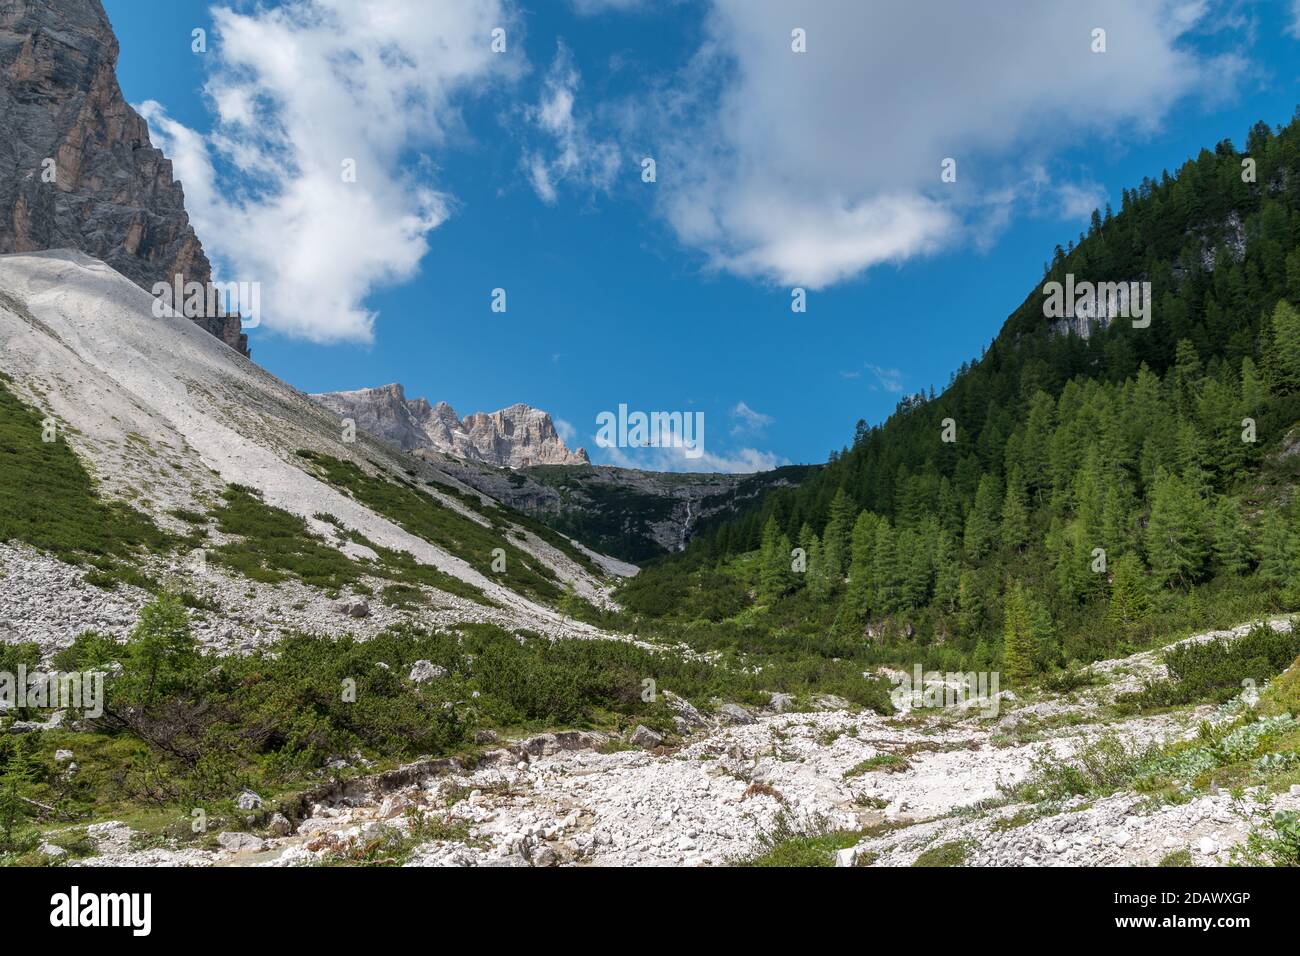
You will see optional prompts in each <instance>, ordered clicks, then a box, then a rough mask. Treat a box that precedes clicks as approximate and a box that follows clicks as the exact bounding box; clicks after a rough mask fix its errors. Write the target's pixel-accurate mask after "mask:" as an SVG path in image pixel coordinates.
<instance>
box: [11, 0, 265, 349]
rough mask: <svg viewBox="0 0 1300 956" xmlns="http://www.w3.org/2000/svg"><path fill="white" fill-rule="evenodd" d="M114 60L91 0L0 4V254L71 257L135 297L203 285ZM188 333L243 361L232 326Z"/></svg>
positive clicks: (236, 327)
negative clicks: (66, 251)
mask: <svg viewBox="0 0 1300 956" xmlns="http://www.w3.org/2000/svg"><path fill="white" fill-rule="evenodd" d="M117 55H118V44H117V38H116V37H115V36H114V35H113V29H112V26H111V25H110V24H109V21H108V16H107V15H106V14H105V12H104V8H103V7H102V6H101V4H100V2H99V0H0V253H11V252H36V251H41V250H46V249H61V248H71V249H77V250H80V251H81V252H84V253H86V254H87V255H90V256H94V257H95V258H96V259H100V260H102V261H104V262H106V263H107V264H108V265H110V266H112V267H113V268H114V269H116V270H117V271H118V272H120V273H122V274H123V275H124V276H126V277H127V278H129V279H130V280H131V281H133V282H135V283H136V284H137V285H140V286H142V287H144V288H145V289H150V288H151V287H152V286H153V284H154V283H155V282H166V283H168V284H171V283H173V282H174V280H175V277H176V276H177V275H181V276H183V277H184V281H187V282H204V283H206V282H208V281H210V280H211V277H212V267H211V264H210V263H209V262H208V258H207V256H206V255H204V253H203V246H202V245H201V244H200V242H199V240H198V237H197V236H196V235H195V234H194V229H193V228H192V227H191V225H190V221H189V216H188V215H187V214H186V212H185V196H184V193H183V191H182V189H181V184H180V183H178V182H176V181H175V180H174V179H173V178H172V164H171V161H170V160H168V159H167V157H166V156H164V155H163V154H162V152H161V151H159V150H157V149H154V147H153V146H152V144H151V143H150V141H149V130H148V127H147V125H146V124H145V122H144V120H143V119H142V118H141V117H140V115H139V114H138V113H136V111H135V110H133V109H132V108H131V107H130V106H129V105H128V104H127V103H126V101H125V100H124V99H123V97H122V90H121V87H119V86H118V82H117V75H116V72H115V70H116V66H117ZM50 160H52V161H53V163H52V164H51V163H50V162H49V161H50ZM194 321H195V323H196V324H198V325H200V326H202V327H203V328H205V329H206V330H207V331H209V332H211V333H212V334H213V335H215V336H216V337H217V338H219V339H221V340H222V341H223V342H225V343H226V344H227V345H229V346H230V347H231V348H234V349H237V350H239V351H240V352H242V353H243V354H245V355H247V354H248V338H247V336H245V335H243V334H242V333H241V330H240V319H239V316H238V315H220V316H214V317H200V318H196V319H194Z"/></svg>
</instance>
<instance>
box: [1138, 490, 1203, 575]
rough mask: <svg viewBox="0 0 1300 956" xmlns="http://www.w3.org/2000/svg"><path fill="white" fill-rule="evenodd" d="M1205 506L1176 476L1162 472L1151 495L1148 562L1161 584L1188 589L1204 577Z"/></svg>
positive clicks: (1147, 538) (1147, 539)
mask: <svg viewBox="0 0 1300 956" xmlns="http://www.w3.org/2000/svg"><path fill="white" fill-rule="evenodd" d="M1205 531H1206V529H1205V513H1204V506H1203V503H1202V502H1201V500H1200V498H1199V497H1198V496H1197V495H1196V494H1195V493H1194V492H1193V491H1192V490H1191V489H1189V488H1188V487H1187V486H1186V485H1185V484H1184V483H1183V482H1182V481H1181V480H1180V479H1179V478H1178V477H1177V476H1175V475H1171V474H1168V473H1163V472H1162V473H1161V474H1160V475H1159V476H1157V478H1156V483H1155V487H1154V488H1153V489H1152V492H1151V520H1150V522H1149V523H1148V524H1147V534H1146V549H1147V561H1148V563H1149V564H1150V565H1151V572H1152V574H1154V575H1155V579H1156V581H1158V582H1159V583H1160V584H1177V585H1180V586H1187V585H1190V584H1192V583H1194V582H1195V581H1196V580H1197V579H1198V578H1199V577H1200V575H1201V571H1202V569H1203V568H1204V566H1205V558H1206V556H1207V553H1208V547H1207V541H1206V533H1205Z"/></svg>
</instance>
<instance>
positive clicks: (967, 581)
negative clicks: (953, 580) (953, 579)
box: [957, 570, 985, 636]
mask: <svg viewBox="0 0 1300 956" xmlns="http://www.w3.org/2000/svg"><path fill="white" fill-rule="evenodd" d="M983 594H984V592H983V590H982V588H981V587H980V581H979V576H978V575H977V574H976V573H975V572H974V571H971V570H966V571H963V572H962V573H961V577H960V578H958V579H957V630H958V631H959V632H960V633H961V634H962V635H963V636H970V635H972V634H977V633H979V630H980V628H981V627H982V626H983V624H984V610H985V608H984V596H983Z"/></svg>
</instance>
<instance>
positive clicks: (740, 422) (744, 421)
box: [729, 402, 773, 435]
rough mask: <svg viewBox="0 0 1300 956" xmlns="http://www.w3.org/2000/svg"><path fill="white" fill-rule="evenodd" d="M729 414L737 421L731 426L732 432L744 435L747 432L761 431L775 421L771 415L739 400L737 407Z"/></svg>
mask: <svg viewBox="0 0 1300 956" xmlns="http://www.w3.org/2000/svg"><path fill="white" fill-rule="evenodd" d="M729 414H730V415H731V417H732V419H733V420H735V422H736V424H734V425H732V426H731V434H733V435H743V434H745V433H746V432H761V431H762V430H763V429H765V428H767V426H768V425H770V424H772V421H773V419H772V416H771V415H764V414H763V413H762V412H756V411H754V409H752V408H750V407H749V406H748V405H746V404H745V403H744V402H737V403H736V407H735V408H733V409H732V410H731V411H730V413H729Z"/></svg>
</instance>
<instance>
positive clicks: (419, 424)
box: [312, 383, 590, 468]
mask: <svg viewBox="0 0 1300 956" xmlns="http://www.w3.org/2000/svg"><path fill="white" fill-rule="evenodd" d="M312 398H314V399H315V400H316V401H318V402H320V403H321V404H322V405H324V406H325V407H326V408H328V409H330V410H331V411H334V412H336V413H338V414H339V415H342V416H344V417H345V418H351V419H353V420H354V421H355V422H356V423H357V427H358V428H360V429H362V430H364V431H367V432H369V433H370V434H372V435H376V436H378V437H380V438H383V439H385V440H386V441H389V442H391V443H392V444H394V445H396V446H398V447H399V448H401V449H402V450H403V451H416V450H425V451H436V452H445V453H447V454H449V455H455V456H456V457H457V458H464V459H466V460H468V461H476V462H483V463H484V464H488V465H495V466H497V467H502V468H526V467H528V466H530V465H586V464H590V460H589V459H588V458H587V452H586V451H585V450H583V449H581V448H579V449H578V450H577V451H570V450H569V448H568V446H566V445H565V444H564V439H562V438H561V437H560V436H559V433H558V432H556V430H555V423H554V422H552V421H551V416H550V415H548V414H546V412H544V411H541V410H540V409H537V408H532V407H530V406H528V405H524V404H517V405H511V406H510V407H509V408H503V409H501V410H500V411H496V412H491V413H486V412H475V413H474V414H472V415H467V416H465V418H463V419H462V418H461V417H460V416H458V415H457V414H456V410H455V409H454V408H452V407H451V406H450V405H448V404H447V403H446V402H439V403H438V404H437V405H430V404H429V402H428V401H427V400H426V399H423V398H414V399H408V398H407V397H406V392H405V390H404V389H403V388H402V386H401V385H400V384H397V383H393V384H392V385H381V386H380V387H378V388H362V389H357V390H356V391H350V392H324V393H321V394H319V395H313V396H312Z"/></svg>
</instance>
